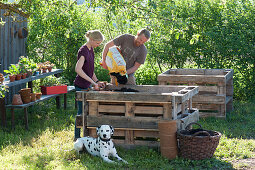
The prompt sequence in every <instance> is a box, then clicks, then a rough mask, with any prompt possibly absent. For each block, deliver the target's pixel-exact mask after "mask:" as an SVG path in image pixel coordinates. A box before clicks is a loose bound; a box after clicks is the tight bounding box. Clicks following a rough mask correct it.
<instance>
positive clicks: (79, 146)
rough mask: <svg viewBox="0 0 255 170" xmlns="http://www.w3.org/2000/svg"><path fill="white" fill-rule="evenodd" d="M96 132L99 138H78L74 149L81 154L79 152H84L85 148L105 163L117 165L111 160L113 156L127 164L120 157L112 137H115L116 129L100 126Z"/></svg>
mask: <svg viewBox="0 0 255 170" xmlns="http://www.w3.org/2000/svg"><path fill="white" fill-rule="evenodd" d="M96 130H97V135H98V137H97V138H93V137H89V136H87V137H83V138H78V139H77V140H76V142H75V143H74V149H75V150H76V151H77V152H78V153H79V151H82V150H83V148H84V146H85V148H86V150H87V151H88V152H89V153H90V154H91V155H93V156H100V157H101V158H102V159H103V160H104V161H106V162H108V163H116V162H114V161H112V160H110V159H109V156H113V157H115V158H117V159H118V160H119V161H122V162H124V163H126V164H127V163H128V162H127V161H125V160H123V159H122V158H121V157H119V155H118V154H117V151H116V148H115V147H114V144H113V142H112V139H111V135H113V132H114V128H113V127H112V126H110V125H101V126H98V127H97V128H96Z"/></svg>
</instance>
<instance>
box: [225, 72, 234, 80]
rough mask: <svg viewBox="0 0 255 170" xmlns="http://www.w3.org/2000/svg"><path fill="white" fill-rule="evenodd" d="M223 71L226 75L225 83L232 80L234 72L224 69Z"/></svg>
mask: <svg viewBox="0 0 255 170" xmlns="http://www.w3.org/2000/svg"><path fill="white" fill-rule="evenodd" d="M224 71H225V73H226V75H225V77H226V81H229V80H230V79H232V78H233V76H234V70H233V69H225V70H224Z"/></svg>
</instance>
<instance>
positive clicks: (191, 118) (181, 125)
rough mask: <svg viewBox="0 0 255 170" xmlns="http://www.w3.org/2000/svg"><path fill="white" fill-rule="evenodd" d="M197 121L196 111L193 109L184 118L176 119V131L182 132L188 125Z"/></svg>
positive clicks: (197, 114)
mask: <svg viewBox="0 0 255 170" xmlns="http://www.w3.org/2000/svg"><path fill="white" fill-rule="evenodd" d="M198 120H199V111H198V109H195V108H193V109H192V110H190V112H189V113H187V114H186V116H185V117H183V118H180V119H177V129H178V130H184V129H185V128H186V126H187V125H188V124H189V123H192V122H197V121H198Z"/></svg>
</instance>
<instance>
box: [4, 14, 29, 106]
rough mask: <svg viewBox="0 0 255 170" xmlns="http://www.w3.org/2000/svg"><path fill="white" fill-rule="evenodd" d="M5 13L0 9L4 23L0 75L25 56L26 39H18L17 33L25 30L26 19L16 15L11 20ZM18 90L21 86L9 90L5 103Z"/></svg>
mask: <svg viewBox="0 0 255 170" xmlns="http://www.w3.org/2000/svg"><path fill="white" fill-rule="evenodd" d="M6 12H7V10H4V9H0V18H2V21H3V22H5V24H4V25H0V73H3V71H4V70H6V69H8V67H9V66H10V64H17V63H18V61H19V57H20V56H25V55H26V47H25V44H26V38H22V37H20V36H19V33H18V32H19V30H22V29H24V28H25V29H26V28H27V19H26V18H24V17H21V16H19V15H17V14H15V15H14V16H15V19H13V17H10V16H6V15H5V14H6ZM0 21H1V20H0ZM22 86H24V85H22ZM20 88H21V86H20V87H13V88H10V89H9V90H10V93H9V95H7V96H6V99H7V100H6V101H7V102H10V99H11V96H12V95H13V94H15V93H17V91H18V90H19V89H20Z"/></svg>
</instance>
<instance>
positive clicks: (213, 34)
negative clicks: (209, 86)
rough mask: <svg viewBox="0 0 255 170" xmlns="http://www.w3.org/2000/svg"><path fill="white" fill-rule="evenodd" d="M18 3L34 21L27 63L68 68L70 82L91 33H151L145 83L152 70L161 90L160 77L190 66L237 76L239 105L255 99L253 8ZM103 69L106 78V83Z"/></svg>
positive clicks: (217, 3)
mask: <svg viewBox="0 0 255 170" xmlns="http://www.w3.org/2000/svg"><path fill="white" fill-rule="evenodd" d="M20 2H22V3H19V4H22V8H23V9H24V11H26V12H27V13H29V15H30V22H29V37H28V54H29V56H30V57H33V58H34V59H35V60H37V61H41V60H49V61H51V62H53V63H55V64H56V65H57V67H60V68H64V69H65V75H66V76H67V77H68V79H69V80H70V81H72V80H73V79H74V76H75V73H74V71H73V70H74V67H75V62H74V61H76V53H77V51H78V49H79V47H80V46H81V45H82V44H83V43H85V41H86V40H85V39H84V37H83V36H84V34H85V33H86V31H88V30H92V29H99V30H101V31H102V32H103V34H104V35H105V38H106V41H108V40H110V39H112V38H114V37H116V36H117V35H119V34H122V33H130V34H134V35H135V34H136V33H137V30H139V29H141V28H144V27H146V28H148V29H149V30H150V31H151V33H152V36H151V39H150V41H149V42H148V43H147V44H146V46H147V48H148V57H147V62H148V63H147V64H146V66H147V67H146V68H145V67H143V68H144V69H141V70H139V71H138V72H137V75H139V77H137V79H138V82H139V83H143V84H145V83H146V82H145V81H147V82H148V79H147V78H145V77H147V75H146V76H145V74H146V70H150V71H148V72H149V75H150V74H153V81H149V82H150V83H152V82H153V83H155V81H154V80H156V78H155V76H157V74H158V73H159V72H162V71H163V70H165V69H167V68H173V67H175V68H182V67H185V66H186V64H187V63H188V64H189V65H192V66H193V67H195V68H232V69H234V71H235V76H234V85H235V97H238V98H242V99H247V98H249V97H251V96H254V94H255V91H254V90H253V85H254V83H255V69H254V65H255V55H254V36H255V31H254V30H255V28H254V27H255V26H254V21H255V7H254V0H249V1H248V0H237V1H236V0H164V1H162V0H146V1H145V0H142V1H141V0H140V1H139V0H125V1H124V0H97V1H95V0H94V1H93V0H92V1H90V3H85V4H83V5H77V4H76V1H73V0H61V1H60V0H33V1H31V2H30V1H28V0H21V1H20ZM106 41H105V42H106ZM105 42H104V43H105ZM101 51H102V46H101V47H100V48H99V49H97V50H96V56H97V60H99V59H100V57H101ZM97 63H98V62H97ZM97 66H98V69H96V72H97V74H99V76H100V78H103V79H105V78H106V77H108V76H106V74H107V72H106V71H103V70H102V68H100V67H99V65H98V64H97ZM149 67H150V68H149ZM151 71H152V72H151ZM143 72H144V73H143ZM144 76H145V77H144Z"/></svg>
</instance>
